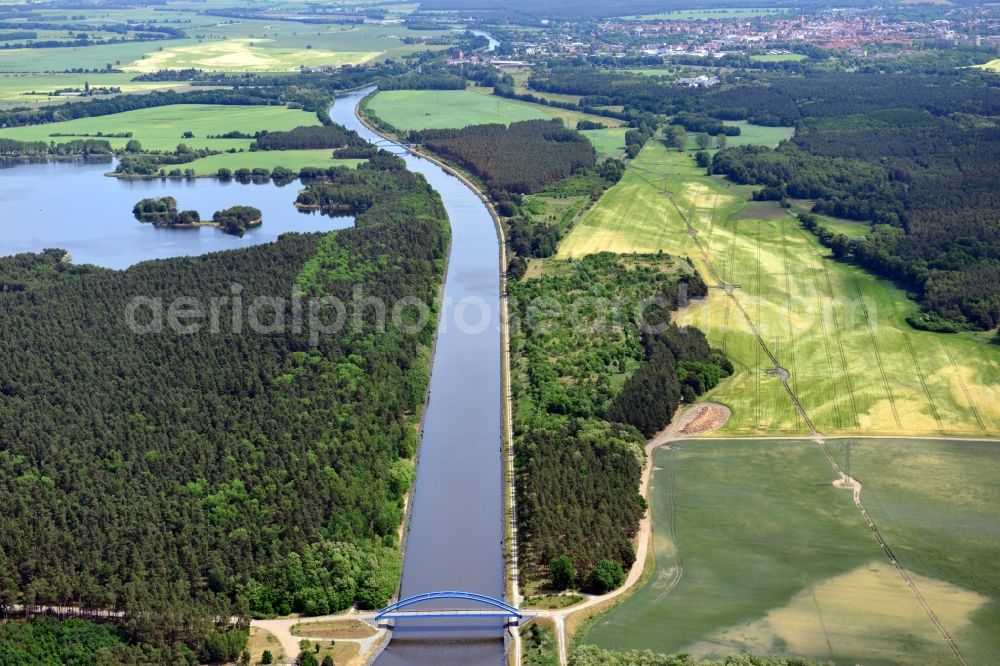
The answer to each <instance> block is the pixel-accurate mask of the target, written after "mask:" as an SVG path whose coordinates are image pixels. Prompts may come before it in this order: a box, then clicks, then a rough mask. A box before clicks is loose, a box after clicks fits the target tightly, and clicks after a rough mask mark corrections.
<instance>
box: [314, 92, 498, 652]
mask: <svg viewBox="0 0 1000 666" xmlns="http://www.w3.org/2000/svg"><path fill="white" fill-rule="evenodd" d="M369 92H370V89H369V90H361V91H357V92H353V93H350V94H347V95H345V96H343V97H339V98H338V99H337V101H336V103H335V104H334V105H333V108H332V109H331V118H332V119H333V121H334V122H336V123H339V124H341V125H344V126H345V127H348V128H350V129H353V130H355V131H356V132H358V134H360V135H361V136H362V137H364V138H365V139H367V140H368V141H370V142H372V143H378V144H379V145H385V142H384V141H382V139H381V137H379V135H377V134H375V133H374V132H372V131H371V130H369V129H368V128H367V127H365V126H364V125H363V124H362V123H361V122H360V121H359V120H358V118H357V117H356V116H355V107H356V105H357V104H358V102H359V101H361V99H362V98H363V97H364V96H365V95H366V94H368V93H369ZM393 152H396V153H397V154H400V155H401V156H402V157H403V159H405V160H406V164H407V167H408V168H409V169H410V170H411V171H415V172H417V173H421V174H423V176H424V177H425V178H426V179H427V181H428V182H429V183H430V184H431V186H432V187H433V188H434V189H435V190H437V191H438V192H439V193H440V194H441V198H442V200H443V201H444V205H445V208H446V209H447V211H448V217H449V220H450V222H451V229H452V246H451V258H450V261H449V265H448V273H447V277H446V280H445V285H444V303H443V308H442V314H441V322H440V326H439V329H438V339H437V346H436V350H435V355H434V362H433V369H432V372H431V386H430V396H429V400H428V403H427V410H426V413H425V417H424V431H423V437H422V440H421V444H420V451H419V462H418V465H417V480H416V485H415V487H414V491H413V503H412V509H411V516H410V529H409V534H408V537H407V543H406V552H405V554H404V558H403V581H402V588H401V596H402V597H408V596H412V595H414V594H420V593H423V592H434V591H439V590H462V591H466V592H478V593H480V594H487V595H490V596H492V597H496V598H503V595H504V559H503V535H504V522H503V506H504V502H503V492H504V490H503V474H502V461H503V457H502V453H503V452H502V437H501V418H502V412H501V401H502V392H501V374H500V368H501V360H500V359H501V356H500V351H501V339H500V279H499V263H500V261H499V257H500V255H499V252H500V249H499V245H498V242H497V233H496V228H495V227H494V224H493V219H492V218H491V217H490V214H489V211H488V210H487V209H486V206H485V205H484V204H483V202H482V201H481V200H480V199H479V197H478V196H477V195H476V193H475V192H473V191H472V190H471V189H469V188H468V187H467V186H466V185H465V184H464V183H463V182H462V181H461V180H459V179H458V178H456V177H454V176H452V175H451V174H449V173H448V172H447V171H445V170H444V169H442V168H441V167H439V166H438V165H436V164H435V163H433V162H431V161H429V160H426V159H423V158H421V157H418V156H416V155H413V154H411V153H409V152H407V151H405V150H404V149H402V148H401V147H398V146H396V147H394V148H393ZM408 622H410V623H409V624H407V623H403V622H400V623H398V625H397V628H396V629H395V631H394V632H393V637H392V640H391V641H390V642H389V645H388V647H387V648H386V650H385V651H384V652H383V653H382V655H381V656H380V657H379V659H378V661H377V663H378V664H379V665H380V666H396V665H397V664H399V665H403V664H407V665H411V666H413V665H416V666H421V665H428V666H430V665H432V664H466V665H473V666H474V665H477V664H490V665H491V666H493V665H496V664H499V663H502V662H503V659H504V654H503V649H504V643H503V631H502V628H501V627H500V626H499V624H498V622H497V621H495V620H494V621H485V622H486V623H485V624H480V625H479V626H476V625H475V624H473V623H471V622H468V621H466V622H465V623H464V624H465V626H463V627H461V628H456V627H455V626H454V623H451V624H448V625H446V626H441V625H440V624H437V625H435V624H434V623H433V622H434V621H430V620H425V621H423V622H422V623H420V624H417V625H414V624H412V622H413V621H408ZM479 622H484V621H479Z"/></svg>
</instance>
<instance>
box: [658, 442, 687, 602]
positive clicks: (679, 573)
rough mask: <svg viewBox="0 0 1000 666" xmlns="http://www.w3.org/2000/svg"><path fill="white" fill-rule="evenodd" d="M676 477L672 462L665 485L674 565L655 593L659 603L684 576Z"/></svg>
mask: <svg viewBox="0 0 1000 666" xmlns="http://www.w3.org/2000/svg"><path fill="white" fill-rule="evenodd" d="M671 453H673V454H674V456H675V457H676V452H674V451H671ZM676 478H677V465H676V464H673V465H670V467H669V471H668V472H667V485H668V488H669V490H668V491H667V492H668V495H669V502H670V540H671V541H672V542H673V544H674V551H675V552H676V553H677V555H676V557H674V562H675V563H676V564H675V567H674V571H673V575H672V576H671V577H670V580H669V581H667V584H666V586H665V587H664V588H663V591H662V592H660V594H659V595H657V597H656V602H655V603H660V602H661V601H663V600H664V599H665V598H666V597H667V595H669V594H670V593H671V592H673V591H674V588H676V587H677V585H678V584H680V582H681V578H682V577H683V576H684V558H683V557H682V556H681V546H680V542H679V541H678V539H677V506H676V505H675V504H674V502H675V501H676V496H675V494H674V481H675V480H676Z"/></svg>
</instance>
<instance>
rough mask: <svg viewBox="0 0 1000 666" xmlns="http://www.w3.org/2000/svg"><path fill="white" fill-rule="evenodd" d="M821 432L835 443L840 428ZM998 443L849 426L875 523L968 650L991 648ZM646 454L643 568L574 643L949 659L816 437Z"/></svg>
mask: <svg viewBox="0 0 1000 666" xmlns="http://www.w3.org/2000/svg"><path fill="white" fill-rule="evenodd" d="M829 446H830V450H831V451H832V452H833V453H834V455H835V456H836V457H838V458H839V457H840V456H841V453H840V448H839V446H838V443H837V442H835V441H833V442H830V443H829ZM996 446H997V445H996V444H992V443H981V444H977V443H970V442H941V441H938V442H926V441H919V440H910V441H902V440H895V441H894V440H862V441H861V442H860V443H859V445H858V446H857V447H856V448H855V449H854V455H853V458H852V466H851V470H852V473H853V475H854V476H855V477H857V478H859V479H860V480H861V482H862V483H863V484H864V490H863V491H862V500H863V501H864V502H865V503H866V505H867V506H868V508H869V510H870V512H871V515H872V517H873V518H874V520H875V521H876V522H877V524H878V525H879V527H880V529H881V531H882V534H883V536H884V537H885V538H886V540H887V541H888V543H889V544H890V546H891V547H892V548H893V549H894V552H896V554H897V557H898V558H899V561H900V562H901V564H902V565H903V566H904V567H906V568H907V569H908V571H909V572H910V573H911V576H912V578H913V581H914V583H915V585H916V586H917V588H918V589H919V591H920V592H921V594H922V595H923V596H924V598H925V599H926V601H927V603H928V604H929V606H930V607H931V609H932V610H933V612H934V613H935V614H936V615H937V617H938V618H939V620H940V621H941V622H942V624H943V625H944V627H945V628H946V629H947V630H948V632H949V633H951V635H952V636H953V637H954V638H955V640H956V641H957V643H958V645H959V647H960V649H961V650H962V652H963V654H965V656H966V657H967V658H968V659H969V663H971V664H985V663H991V662H992V661H993V656H995V655H996V654H997V651H998V650H1000V634H997V633H996V631H994V629H995V627H996V626H997V621H998V613H1000V606H998V603H1000V574H998V572H997V569H996V567H995V566H993V563H994V562H995V561H996V559H997V557H998V556H1000V538H998V537H1000V521H998V520H997V518H996V511H995V507H996V506H997V502H998V500H1000V483H998V481H997V479H998V478H1000V456H998V455H997V453H998V451H997V449H996ZM654 464H655V468H654V469H655V470H656V472H655V475H654V478H653V482H652V485H651V495H650V499H651V502H652V510H653V521H654V540H653V548H654V551H655V555H656V569H655V572H654V575H653V576H652V578H651V579H650V581H649V583H647V584H646V585H645V586H644V587H642V588H641V589H640V590H638V591H637V592H636V594H635V595H634V596H632V597H630V598H629V599H628V600H626V601H625V602H624V603H622V604H621V605H620V606H618V607H617V608H615V609H614V610H612V611H611V612H610V613H608V614H607V615H605V616H604V617H602V618H600V619H599V620H597V621H596V622H595V624H594V625H592V627H591V629H590V631H589V633H588V635H587V636H586V637H585V639H584V640H585V641H586V642H590V643H596V644H598V645H601V646H603V647H609V648H614V649H626V648H649V649H653V650H657V651H662V652H689V653H691V654H692V655H693V656H696V657H709V656H722V655H727V654H733V653H739V652H750V653H752V654H757V655H781V654H794V655H798V656H805V657H814V658H817V659H829V660H833V661H834V662H835V663H837V664H843V665H844V666H850V665H852V664H862V663H863V664H865V665H866V666H878V665H881V664H887V665H888V664H910V665H913V666H918V665H923V664H931V663H933V664H945V663H955V658H954V656H953V655H952V654H951V653H950V651H949V649H948V647H947V645H946V644H945V642H944V641H943V640H942V638H941V635H940V633H939V632H938V631H937V629H936V628H935V627H934V625H933V624H932V623H931V621H930V620H929V618H928V616H927V614H926V612H925V611H924V610H923V609H922V608H921V606H920V605H919V603H918V601H917V599H916V597H915V595H914V593H913V592H912V591H911V590H910V589H909V588H908V587H907V585H906V583H905V582H904V580H903V578H902V576H900V574H899V573H898V572H896V571H895V570H894V569H893V568H892V567H891V565H890V563H889V560H888V558H887V557H886V556H885V554H884V553H883V551H882V550H881V548H880V547H879V545H878V543H877V542H876V540H875V539H874V537H873V535H872V533H871V531H870V530H869V529H868V527H867V525H866V524H865V522H864V521H863V519H862V516H861V514H860V512H859V511H858V510H857V508H856V507H855V506H854V504H853V502H852V499H851V493H850V491H848V490H843V489H837V488H834V487H833V486H832V485H831V484H832V481H833V480H834V478H835V477H834V473H833V470H832V467H831V465H830V464H829V462H828V461H827V460H826V458H825V457H824V455H823V454H822V452H821V450H820V449H819V447H818V446H817V445H816V444H814V443H812V442H808V441H789V440H780V441H775V440H771V441H767V440H744V441H731V440H730V441H709V440H704V441H698V440H695V441H685V442H677V443H674V444H672V445H671V446H670V448H669V449H661V450H658V451H657V452H656V454H655V458H654ZM931 470H933V471H931Z"/></svg>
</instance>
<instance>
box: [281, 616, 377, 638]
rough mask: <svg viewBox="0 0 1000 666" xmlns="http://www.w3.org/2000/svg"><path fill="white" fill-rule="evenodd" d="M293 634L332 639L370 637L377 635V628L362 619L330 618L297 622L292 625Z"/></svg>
mask: <svg viewBox="0 0 1000 666" xmlns="http://www.w3.org/2000/svg"><path fill="white" fill-rule="evenodd" d="M292 635H294V636H304V637H307V638H319V639H331V640H335V639H338V638H340V639H344V638H369V637H371V636H374V635H375V630H374V629H373V628H372V627H371V625H369V624H367V623H365V622H362V621H360V620H329V621H326V622H303V623H301V624H297V625H295V626H294V627H292Z"/></svg>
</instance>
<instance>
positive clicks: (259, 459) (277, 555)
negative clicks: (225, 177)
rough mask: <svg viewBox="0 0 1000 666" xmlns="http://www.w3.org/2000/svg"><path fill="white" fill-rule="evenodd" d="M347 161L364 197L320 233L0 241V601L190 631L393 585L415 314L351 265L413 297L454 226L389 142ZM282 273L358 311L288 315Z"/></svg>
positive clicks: (421, 365)
mask: <svg viewBox="0 0 1000 666" xmlns="http://www.w3.org/2000/svg"><path fill="white" fill-rule="evenodd" d="M361 171H363V172H364V173H365V177H364V178H365V180H366V181H367V183H368V185H369V186H370V187H372V188H373V189H377V190H378V192H379V199H378V202H376V203H375V204H373V205H371V206H369V207H367V208H365V209H364V210H359V211H358V213H357V215H356V220H355V223H356V226H355V227H354V228H351V229H347V230H343V231H339V232H334V233H331V234H328V235H326V236H320V235H294V234H291V235H285V236H282V237H281V239H280V240H279V241H278V242H275V243H272V244H268V245H261V246H255V247H251V248H247V249H243V250H238V251H230V252H222V253H216V254H210V255H205V256H203V257H197V258H177V259H169V260H162V261H151V262H146V263H142V264H138V265H136V266H134V267H132V268H130V269H128V270H125V271H112V270H105V269H100V268H96V267H91V266H74V265H72V264H69V263H66V262H64V261H63V253H62V252H59V251H55V250H53V251H47V252H44V253H41V254H34V255H18V256H14V257H9V258H4V259H2V260H0V284H2V285H3V288H2V289H0V302H2V303H0V307H2V308H3V311H4V317H3V318H2V319H0V368H2V373H0V374H2V377H3V379H2V380H0V441H3V442H4V444H5V446H4V450H3V451H0V501H2V502H3V504H4V506H6V507H8V510H7V511H5V512H4V514H3V517H2V520H0V522H2V527H0V603H12V602H24V603H29V604H72V605H81V606H93V607H99V608H117V609H121V610H123V611H125V612H126V614H127V618H126V621H125V622H124V626H125V628H126V630H127V631H128V632H129V635H130V636H132V637H134V639H135V640H136V641H137V642H138V643H148V644H151V645H157V646H161V647H162V646H170V645H173V644H174V643H184V644H186V645H187V646H189V647H190V649H191V650H193V651H194V652H195V653H199V654H204V653H205V651H206V650H207V649H208V648H207V646H209V645H211V644H213V641H216V640H217V638H215V637H216V634H217V633H218V632H217V631H216V630H215V623H216V621H218V619H219V618H229V617H231V616H233V615H237V616H244V617H245V616H247V615H250V614H253V615H270V614H274V613H289V612H292V611H297V612H305V613H327V612H331V611H334V610H339V609H342V608H345V607H347V606H349V605H350V604H352V603H357V604H360V605H362V606H364V607H372V606H377V605H379V604H381V603H384V602H385V601H386V600H387V599H388V598H389V596H390V595H391V594H392V593H393V592H394V591H395V589H396V586H397V584H398V576H399V570H400V566H401V558H400V553H399V544H398V543H397V536H396V530H397V528H398V526H399V524H400V521H401V516H402V508H401V502H402V497H403V494H404V492H405V490H406V489H407V487H408V486H409V483H410V479H411V477H412V465H411V463H410V461H409V460H407V459H408V458H409V457H411V456H412V455H413V451H414V448H415V444H416V432H415V427H414V420H415V416H414V415H415V414H416V413H417V412H418V410H419V409H420V406H421V405H422V402H423V396H424V392H425V389H426V386H427V381H428V366H429V346H430V343H431V334H432V330H431V329H430V327H429V326H425V327H424V328H423V329H421V332H420V333H419V334H418V335H411V334H409V333H407V334H404V333H403V332H401V331H396V330H394V329H392V328H391V327H390V328H388V329H381V328H379V327H377V326H375V323H376V322H375V321H374V319H373V318H374V316H375V314H374V313H371V312H367V311H363V312H357V313H355V312H354V309H353V308H352V307H351V303H352V295H353V293H354V292H353V288H354V287H355V285H358V286H359V287H360V288H362V289H363V290H364V293H365V295H366V296H371V297H375V298H383V299H385V300H386V301H387V302H390V303H391V302H395V300H396V299H399V298H402V297H405V296H413V297H416V298H418V299H420V300H422V301H423V302H425V303H428V304H429V305H430V304H431V303H432V301H433V299H434V297H435V296H436V294H437V291H438V288H439V285H440V281H441V278H442V275H443V266H444V261H445V257H446V250H447V245H448V226H447V224H446V217H445V213H444V211H443V207H442V206H441V203H440V201H439V199H438V197H437V195H436V193H434V192H433V190H431V189H430V188H429V186H428V185H427V184H426V183H425V182H424V181H423V179H422V178H420V177H417V176H414V175H413V174H410V173H409V172H406V171H405V170H403V168H402V165H401V162H400V161H397V160H395V158H392V159H391V160H387V159H383V160H380V161H379V160H373V162H372V163H371V164H369V165H365V166H363V167H362V168H361ZM317 186H318V185H317ZM403 276H405V278H404V277H403ZM294 288H298V289H300V290H301V292H302V293H303V295H304V296H309V295H319V296H325V297H337V298H340V299H341V301H342V302H343V303H345V304H346V306H347V314H348V315H349V316H351V317H352V319H351V321H352V322H356V326H353V327H349V329H350V330H348V329H347V328H345V329H343V330H339V331H336V332H332V333H329V334H322V333H324V331H326V330H332V327H329V325H328V324H329V322H327V320H328V319H329V318H330V317H332V316H335V314H336V313H334V312H324V311H317V312H316V318H315V322H314V321H313V318H312V317H311V314H312V310H311V309H309V310H308V312H309V313H310V321H309V325H308V326H305V327H303V326H302V325H298V326H296V325H294V323H293V322H294V321H295V320H294V316H295V315H294V313H295V305H294V303H295V299H293V298H292V294H293V289H294ZM137 297H138V298H140V299H142V300H140V301H138V303H139V304H140V305H141V307H137V306H136V305H135V304H136V303H137V301H134V300H133V299H135V298H137ZM276 297H283V299H282V300H279V301H275V300H272V299H274V298H276ZM177 298H183V299H185V300H182V301H178V302H177V303H181V304H183V307H179V306H178V305H177V303H175V302H174V300H175V299H177ZM220 298H221V299H223V300H222V301H221V304H222V305H221V310H220V311H219V312H217V313H215V314H213V315H212V316H211V317H209V313H208V310H209V309H210V308H209V306H210V305H212V307H215V306H216V305H218V304H219V303H220V301H219V299H220ZM258 298H262V299H264V300H257V299H258ZM192 299H193V300H192ZM156 303H161V304H162V305H160V306H157V305H156ZM196 304H200V306H198V305H196ZM237 304H238V305H237ZM168 305H169V307H168ZM178 308H179V309H178ZM178 312H179V313H180V314H179V315H178V318H179V320H180V322H181V323H182V324H183V325H182V326H181V328H179V329H177V330H174V329H175V328H176V327H174V326H173V323H172V322H173V319H172V318H174V315H175V314H177V313H178ZM192 312H193V313H194V314H192ZM237 312H239V313H240V315H241V316H245V317H246V319H247V322H243V319H242V318H241V316H237ZM171 313H174V314H171ZM199 313H200V315H199ZM216 315H218V316H216ZM354 315H356V317H355V316H354ZM130 317H132V319H131V320H130ZM213 317H214V319H213ZM164 318H165V320H166V322H167V323H171V325H170V326H166V325H162V326H158V325H157V324H158V322H160V321H163V319H164ZM192 320H193V321H194V322H195V323H198V322H201V323H202V324H203V325H202V326H193V327H188V326H187V324H189V323H191V322H192ZM255 321H256V322H257V323H258V324H260V325H263V326H264V328H263V329H261V328H260V327H259V326H258V328H257V329H251V328H250V326H249V324H250V323H253V322H255ZM431 321H433V319H432V320H431ZM282 322H289V323H288V325H287V326H286V325H281V323H282ZM245 323H246V326H244V324H245ZM127 324H129V325H127ZM323 326H327V328H323ZM253 330H257V331H260V332H252V331H253ZM168 663H176V662H169V661H168Z"/></svg>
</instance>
